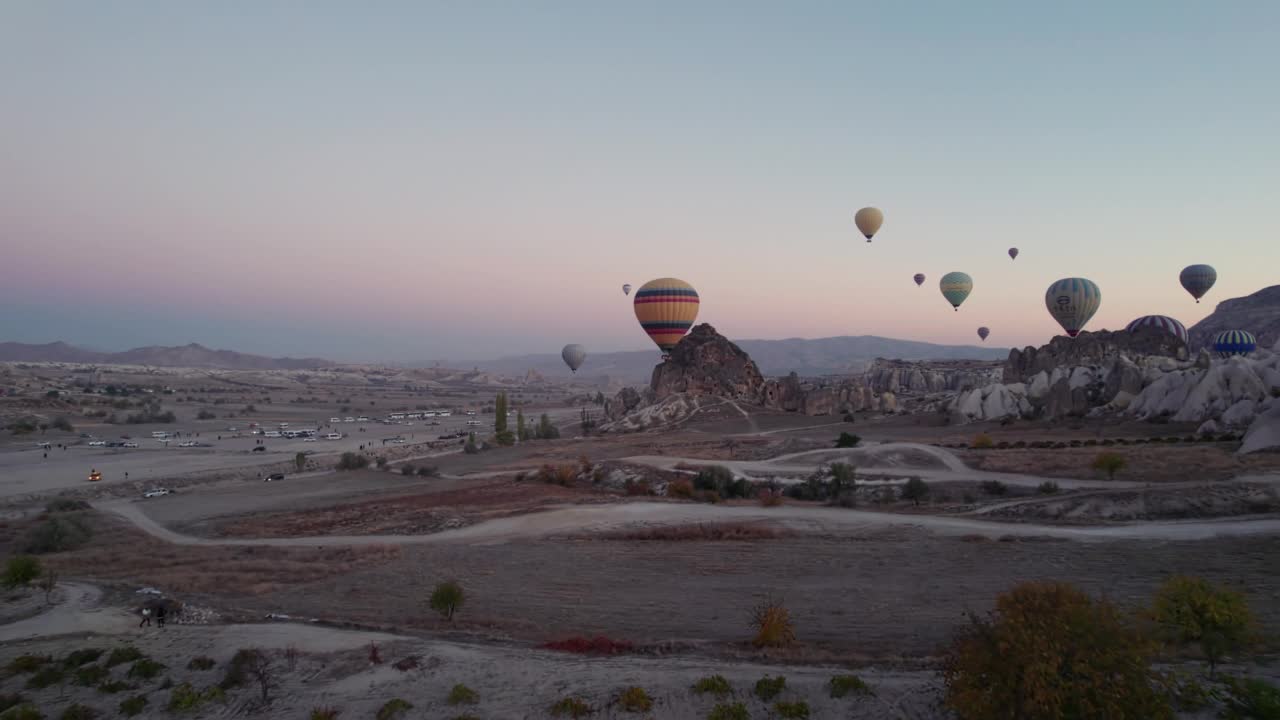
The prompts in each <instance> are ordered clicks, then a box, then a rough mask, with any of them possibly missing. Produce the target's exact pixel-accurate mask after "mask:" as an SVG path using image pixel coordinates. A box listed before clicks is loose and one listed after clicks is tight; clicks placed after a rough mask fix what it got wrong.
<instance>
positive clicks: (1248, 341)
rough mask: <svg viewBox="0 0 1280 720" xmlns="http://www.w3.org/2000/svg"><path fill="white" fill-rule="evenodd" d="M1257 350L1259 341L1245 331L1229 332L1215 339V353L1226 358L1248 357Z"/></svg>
mask: <svg viewBox="0 0 1280 720" xmlns="http://www.w3.org/2000/svg"><path fill="white" fill-rule="evenodd" d="M1257 349H1258V339H1257V338H1255V337H1254V336H1253V333H1250V332H1245V331H1244V330H1227V331H1226V332H1220V333H1218V334H1217V335H1216V336H1215V337H1214V338H1213V351H1214V352H1216V353H1218V355H1220V356H1222V357H1224V358H1228V357H1232V356H1235V355H1248V354H1249V353H1251V352H1253V351H1254V350H1257Z"/></svg>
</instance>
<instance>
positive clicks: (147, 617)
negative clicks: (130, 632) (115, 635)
mask: <svg viewBox="0 0 1280 720" xmlns="http://www.w3.org/2000/svg"><path fill="white" fill-rule="evenodd" d="M144 626H145V627H151V608H147V607H144V608H142V621H141V622H139V623H138V627H144Z"/></svg>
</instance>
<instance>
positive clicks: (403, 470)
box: [400, 463, 414, 475]
mask: <svg viewBox="0 0 1280 720" xmlns="http://www.w3.org/2000/svg"><path fill="white" fill-rule="evenodd" d="M413 473H414V467H413V465H411V464H409V463H405V464H404V465H401V466H400V474H401V475H412V474H413Z"/></svg>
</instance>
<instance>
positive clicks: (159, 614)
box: [156, 605, 165, 627]
mask: <svg viewBox="0 0 1280 720" xmlns="http://www.w3.org/2000/svg"><path fill="white" fill-rule="evenodd" d="M164 615H165V612H164V605H160V606H159V607H157V608H156V624H157V625H159V626H160V627H164Z"/></svg>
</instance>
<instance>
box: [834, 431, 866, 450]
mask: <svg viewBox="0 0 1280 720" xmlns="http://www.w3.org/2000/svg"><path fill="white" fill-rule="evenodd" d="M860 442H862V438H860V437H858V436H857V435H854V434H853V433H851V432H842V433H840V437H838V438H836V447H838V448H852V447H858V443H860Z"/></svg>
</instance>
